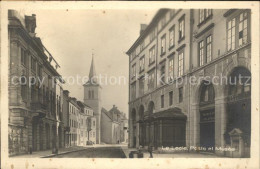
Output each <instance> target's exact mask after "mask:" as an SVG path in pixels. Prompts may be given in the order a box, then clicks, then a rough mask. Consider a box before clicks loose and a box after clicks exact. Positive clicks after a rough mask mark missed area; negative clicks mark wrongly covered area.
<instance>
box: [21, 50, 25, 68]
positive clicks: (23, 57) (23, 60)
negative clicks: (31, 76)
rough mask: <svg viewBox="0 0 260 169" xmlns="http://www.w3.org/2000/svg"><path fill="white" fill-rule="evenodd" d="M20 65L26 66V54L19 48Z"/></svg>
mask: <svg viewBox="0 0 260 169" xmlns="http://www.w3.org/2000/svg"><path fill="white" fill-rule="evenodd" d="M21 63H22V64H23V65H24V66H26V52H25V50H24V49H23V48H21Z"/></svg>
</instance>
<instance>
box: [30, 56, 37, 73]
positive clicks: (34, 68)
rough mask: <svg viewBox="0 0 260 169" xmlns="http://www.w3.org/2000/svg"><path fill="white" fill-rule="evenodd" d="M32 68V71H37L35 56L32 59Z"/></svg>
mask: <svg viewBox="0 0 260 169" xmlns="http://www.w3.org/2000/svg"><path fill="white" fill-rule="evenodd" d="M31 69H32V71H34V72H36V60H35V59H34V58H33V57H32V60H31Z"/></svg>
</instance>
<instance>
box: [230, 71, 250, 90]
mask: <svg viewBox="0 0 260 169" xmlns="http://www.w3.org/2000/svg"><path fill="white" fill-rule="evenodd" d="M250 88H251V74H250V72H249V71H248V70H246V69H244V68H241V67H239V68H236V69H235V70H234V71H233V72H232V73H231V75H230V79H229V95H240V94H243V93H247V92H250Z"/></svg>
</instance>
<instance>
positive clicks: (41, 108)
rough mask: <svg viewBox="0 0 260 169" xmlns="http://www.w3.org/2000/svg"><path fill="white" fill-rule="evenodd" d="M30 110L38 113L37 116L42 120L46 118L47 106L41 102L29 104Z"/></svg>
mask: <svg viewBox="0 0 260 169" xmlns="http://www.w3.org/2000/svg"><path fill="white" fill-rule="evenodd" d="M31 109H32V110H34V111H35V112H36V113H39V114H38V116H39V117H41V118H43V117H45V116H46V112H47V106H46V104H43V103H41V102H33V103H31Z"/></svg>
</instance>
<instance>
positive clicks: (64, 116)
mask: <svg viewBox="0 0 260 169" xmlns="http://www.w3.org/2000/svg"><path fill="white" fill-rule="evenodd" d="M69 99H70V97H69V91H68V90H64V91H63V104H62V121H63V125H64V132H63V134H64V145H65V147H69V143H70V142H69V132H70V118H69V115H70V114H69Z"/></svg>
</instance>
